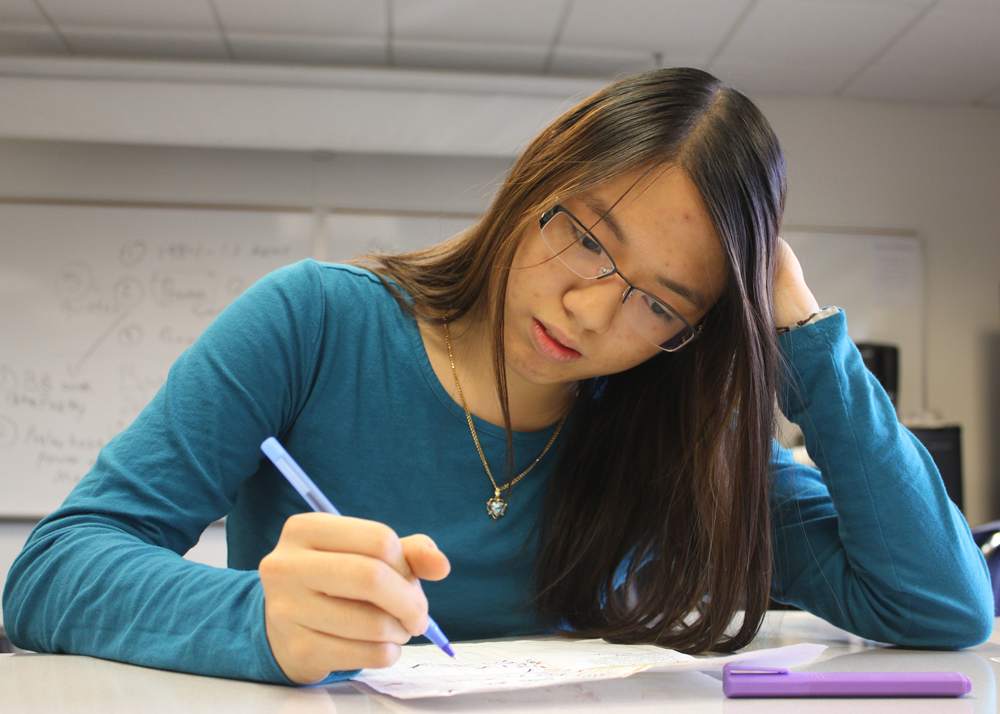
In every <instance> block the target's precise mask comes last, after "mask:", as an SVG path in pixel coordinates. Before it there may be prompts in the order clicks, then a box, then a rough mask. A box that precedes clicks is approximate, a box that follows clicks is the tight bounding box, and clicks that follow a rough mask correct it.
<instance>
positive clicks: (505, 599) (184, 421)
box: [3, 261, 993, 683]
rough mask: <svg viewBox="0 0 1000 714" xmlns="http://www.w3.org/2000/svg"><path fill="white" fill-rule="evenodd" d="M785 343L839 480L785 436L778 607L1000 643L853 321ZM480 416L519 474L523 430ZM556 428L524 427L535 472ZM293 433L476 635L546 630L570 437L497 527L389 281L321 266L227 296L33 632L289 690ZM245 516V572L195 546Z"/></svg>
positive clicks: (93, 649)
mask: <svg viewBox="0 0 1000 714" xmlns="http://www.w3.org/2000/svg"><path fill="white" fill-rule="evenodd" d="M781 343H782V349H783V353H784V355H785V357H786V360H787V363H788V368H789V371H790V376H791V379H790V383H789V386H790V389H789V390H788V391H787V394H786V395H784V398H783V403H782V406H783V408H784V410H785V413H786V414H787V415H788V416H789V417H790V418H791V419H792V421H795V422H796V423H798V424H799V425H800V426H802V428H803V430H804V432H805V434H806V438H807V445H808V447H809V451H810V453H811V454H813V455H815V456H816V457H817V462H818V464H819V466H820V469H821V471H822V473H820V472H817V471H815V470H812V469H808V468H806V467H804V466H801V465H799V464H797V463H795V462H794V461H793V460H792V459H791V458H790V456H789V454H788V452H786V451H785V450H783V449H781V448H780V447H778V446H775V450H774V458H773V465H774V475H775V481H774V484H775V486H774V496H773V506H772V512H773V517H774V526H775V527H774V545H775V577H774V585H773V594H774V597H775V598H776V599H778V600H781V601H784V602H789V603H794V604H796V605H798V606H800V607H803V608H804V609H807V610H810V611H813V612H815V613H817V614H819V615H820V616H822V617H824V618H826V619H827V620H829V621H831V622H833V623H834V624H837V625H839V626H841V627H845V628H846V629H849V630H852V631H854V632H856V633H858V634H860V635H862V636H865V637H870V638H873V639H878V640H882V641H886V642H892V643H899V644H910V645H921V646H938V647H963V646H968V645H972V644H976V643H978V642H981V641H982V640H984V639H986V637H987V636H988V635H989V632H990V629H991V628H992V623H993V620H992V593H991V590H990V584H989V576H988V574H987V571H986V568H985V563H984V562H983V559H982V556H981V554H980V553H979V551H978V549H976V547H975V545H974V544H973V541H972V538H971V535H970V533H969V530H968V527H967V526H966V524H965V522H964V520H963V518H962V517H961V515H960V514H959V513H958V511H957V510H956V509H955V508H954V507H953V506H952V505H951V504H950V502H949V501H948V499H947V497H946V496H945V492H944V488H943V486H942V484H941V481H940V477H939V476H938V475H937V472H936V470H935V469H934V466H933V463H932V462H931V460H930V458H929V457H928V455H927V453H926V452H925V451H924V450H923V448H922V447H921V446H920V445H919V444H918V443H917V442H916V441H915V439H913V437H912V436H911V435H910V434H909V433H908V432H906V431H905V429H902V427H900V426H899V425H898V423H897V422H896V420H895V414H894V413H893V411H892V407H891V405H890V404H889V402H888V400H887V398H886V397H885V395H884V393H883V392H882V391H881V389H880V388H879V387H878V385H877V384H876V383H874V380H872V379H871V378H870V375H868V374H867V372H866V371H865V370H864V367H863V364H862V362H861V358H860V356H859V355H858V353H857V351H856V350H855V349H854V347H853V345H852V344H851V342H850V341H849V340H848V339H847V331H846V324H845V320H844V316H843V314H838V315H835V316H832V317H829V318H827V319H824V320H821V321H820V322H818V323H816V324H812V325H807V326H805V327H802V328H799V329H797V330H795V331H793V332H791V333H788V334H787V335H785V336H783V337H782V338H781ZM475 426H476V429H477V431H478V433H479V437H480V440H481V442H482V447H483V450H484V453H485V456H486V458H487V460H488V462H489V463H490V464H491V465H492V466H493V470H494V472H500V473H502V472H503V469H502V466H503V461H504V454H505V444H506V442H505V435H504V432H503V430H502V429H500V428H498V427H496V426H495V425H492V424H489V423H487V422H485V421H482V420H480V419H475ZM567 428H568V427H567ZM552 431H553V428H552V427H550V428H548V429H543V430H541V431H538V432H530V433H527V432H517V433H515V443H514V448H515V460H516V463H515V471H516V472H517V473H520V472H521V471H523V470H524V469H525V468H526V467H527V466H528V465H529V464H530V463H531V462H532V461H533V460H534V459H535V458H536V457H537V455H538V454H539V453H541V451H542V449H543V448H544V447H545V444H546V443H547V442H548V440H549V438H550V436H551V435H552ZM270 435H276V436H278V438H279V439H280V440H281V441H282V442H283V443H284V444H285V446H286V448H288V450H289V451H290V452H291V453H292V454H293V455H294V456H295V457H296V459H297V460H298V461H299V462H300V463H301V465H302V466H303V468H304V469H305V470H306V472H307V473H309V474H310V476H312V478H313V480H314V481H316V482H317V484H318V485H319V486H320V487H321V488H322V490H323V491H324V492H325V493H326V494H327V495H328V496H329V498H330V500H331V501H332V502H333V503H335V504H336V505H337V507H338V508H339V509H340V510H341V511H342V512H343V513H345V514H348V515H351V516H356V517H360V518H369V519H372V520H378V521H381V522H383V523H387V524H388V525H390V526H391V527H392V528H393V529H395V530H396V532H397V533H399V534H400V535H409V534H411V533H417V532H420V533H426V534H428V535H430V536H431V537H432V538H434V540H435V541H436V543H437V544H438V546H439V547H440V548H441V550H442V551H443V552H444V553H445V554H446V555H447V556H448V557H449V559H450V561H451V563H452V573H451V575H449V577H448V578H446V579H445V580H444V581H442V582H439V583H425V584H424V589H425V592H426V593H427V597H428V600H429V603H430V608H431V612H432V614H433V616H434V618H435V620H437V622H438V623H439V624H440V625H441V627H442V629H443V630H444V631H445V632H446V633H447V634H448V635H449V636H450V637H451V638H452V639H456V640H461V639H473V638H488V637H503V636H513V635H524V634H531V633H535V632H538V631H539V629H540V627H541V625H540V623H539V619H538V616H537V613H536V612H535V610H534V608H533V607H532V605H531V604H530V599H531V595H532V588H531V571H532V565H533V562H534V557H535V553H536V548H537V543H536V540H535V531H534V526H535V525H536V523H537V519H538V517H539V515H540V514H539V509H540V506H541V503H542V502H543V500H544V499H543V496H544V494H545V491H546V488H547V485H548V481H549V476H550V474H551V469H552V466H553V464H554V463H555V461H556V460H557V454H558V451H559V448H560V441H559V440H557V441H556V443H555V445H554V446H553V448H552V450H551V451H550V452H549V454H548V455H546V457H545V458H544V459H543V460H542V461H541V462H539V464H538V466H537V467H536V468H535V469H534V470H533V471H532V472H531V474H530V475H529V476H527V477H526V478H524V479H523V480H522V481H521V482H520V483H519V484H518V488H516V489H514V492H513V497H512V500H511V503H510V506H509V508H508V511H507V514H506V515H505V516H503V517H502V518H501V519H499V520H497V521H494V520H493V519H492V518H490V517H489V515H488V514H487V512H486V501H487V500H488V499H489V498H491V497H492V496H493V488H492V486H491V484H490V483H489V480H488V478H487V476H486V474H485V471H484V470H483V468H482V464H481V463H480V460H479V455H478V453H477V452H476V449H475V445H474V444H473V442H472V439H471V436H470V434H469V430H468V425H467V424H466V421H465V414H464V412H463V410H462V408H461V407H460V406H459V405H457V404H456V403H455V402H454V400H452V399H451V397H450V396H449V394H448V392H447V391H446V390H445V389H444V388H443V387H442V385H441V384H440V382H439V381H438V379H437V377H436V375H435V374H434V371H433V369H432V368H431V365H430V362H429V360H428V358H427V354H426V352H425V350H424V347H423V342H422V340H421V337H420V333H419V330H418V329H417V325H416V323H415V322H414V321H413V319H411V318H410V317H408V316H407V315H406V314H405V313H403V312H402V311H401V310H400V308H399V306H398V305H397V304H396V302H395V300H394V299H393V298H392V297H391V296H390V295H389V294H388V292H387V291H386V290H385V288H384V287H383V286H382V284H381V283H380V282H379V281H378V280H377V279H376V278H375V277H374V276H372V275H371V274H370V273H367V272H366V271H363V270H360V269H357V268H352V267H347V266H331V265H322V264H318V263H315V262H312V261H305V262H302V263H298V264H295V265H293V266H289V267H287V268H283V269H281V270H279V271H276V272H275V273H273V274H272V275H270V276H268V277H267V278H265V279H264V280H262V281H260V282H259V283H258V284H256V285H255V286H254V287H252V288H251V289H250V290H248V291H247V292H246V293H245V294H244V295H243V296H241V297H240V298H238V299H237V300H236V301H235V302H234V303H233V304H232V305H231V306H230V307H229V308H228V309H227V310H225V311H224V312H223V313H222V315H220V316H219V317H218V318H217V319H216V320H215V322H213V324H212V325H211V326H210V327H209V328H208V330H206V332H205V333H204V335H203V336H202V337H201V338H200V339H199V340H198V341H197V343H196V344H195V345H194V346H192V347H191V348H190V349H189V350H188V351H186V352H185V353H184V354H183V355H182V356H181V357H180V358H179V359H178V361H177V363H176V364H175V365H174V367H173V368H172V369H171V371H170V374H169V377H168V379H167V381H166V383H165V384H164V386H163V387H162V388H161V390H160V391H159V392H158V394H157V395H156V397H154V399H153V400H152V402H151V403H150V404H149V406H148V407H147V408H146V409H145V410H144V411H143V412H142V413H141V414H140V416H139V417H138V418H137V419H136V421H135V422H134V423H133V425H132V426H130V427H129V428H128V429H126V430H125V431H124V432H123V433H122V434H120V435H119V436H118V437H116V438H115V439H114V440H112V441H111V443H109V444H108V445H107V446H106V447H105V448H104V449H103V450H102V451H101V453H100V455H99V457H98V460H97V463H96V464H95V466H94V468H93V469H92V471H91V472H90V473H89V474H88V475H87V476H86V477H85V478H84V479H83V481H81V482H80V484H79V485H78V486H77V487H76V489H74V491H73V492H72V493H71V494H70V495H69V497H68V498H67V499H66V501H65V503H64V504H63V505H62V506H61V507H60V508H59V509H58V510H57V511H55V512H54V513H52V514H51V515H50V516H49V517H47V518H46V519H45V520H43V521H42V522H41V523H40V524H39V525H38V527H37V528H36V529H35V531H34V532H33V533H32V535H31V537H30V538H29V540H28V542H27V544H26V545H25V547H24V550H23V551H22V553H21V555H20V556H19V557H18V558H17V560H16V561H15V563H14V565H13V567H12V568H11V571H10V574H9V576H8V580H7V584H6V587H5V589H4V600H3V610H4V624H5V628H6V631H7V634H8V637H10V639H11V641H12V642H14V643H15V644H17V645H18V646H20V647H24V648H27V649H33V650H38V651H47V652H73V653H79V654H90V655H95V656H99V657H105V658H109V659H116V660H122V661H127V662H134V663H138V664H143V665H147V666H153V667H160V668H164V669H174V670H180V671H187V672H195V673H200V674H209V675H217V676H225V677H235V678H243V679H252V680H260V681H271V682H286V683H287V682H288V680H287V679H286V678H285V676H284V674H283V673H282V672H281V670H280V668H279V667H278V666H277V664H276V662H275V661H274V658H273V656H272V655H271V651H270V647H269V646H268V643H267V636H266V632H265V628H264V598H263V592H262V589H261V584H260V580H259V578H258V575H257V572H256V570H255V569H256V567H257V565H258V563H259V561H260V559H261V558H262V557H263V556H264V555H266V554H267V553H268V552H270V551H271V549H273V547H274V545H275V543H276V542H277V539H278V536H279V534H280V532H281V527H282V525H283V524H284V521H285V520H286V519H287V518H288V517H289V516H290V515H292V514H294V513H298V512H302V511H305V510H308V509H307V508H306V505H305V504H304V503H303V502H302V501H301V499H299V497H298V496H297V494H295V492H294V491H293V490H292V489H291V487H289V486H288V485H287V484H286V483H285V482H284V480H283V479H282V478H281V476H280V475H279V474H278V473H277V472H276V471H275V470H274V468H273V467H272V466H271V465H270V463H269V462H268V461H267V460H266V459H264V458H263V457H262V454H261V452H260V449H259V445H260V443H261V441H263V440H264V438H266V437H267V436H270ZM223 516H227V524H226V530H227V541H228V547H229V568H226V569H220V568H212V567H208V566H205V565H200V564H196V563H191V562H189V561H186V560H184V559H183V558H182V554H183V553H185V552H186V551H187V550H188V549H190V548H191V547H192V546H193V545H194V544H195V543H196V542H197V541H198V538H199V536H200V534H201V532H202V531H203V530H204V529H205V528H206V527H207V526H208V525H209V524H210V523H212V522H213V521H215V520H217V519H219V518H221V517H223ZM350 674H351V673H340V674H339V675H336V676H341V677H343V676H349V675H350Z"/></svg>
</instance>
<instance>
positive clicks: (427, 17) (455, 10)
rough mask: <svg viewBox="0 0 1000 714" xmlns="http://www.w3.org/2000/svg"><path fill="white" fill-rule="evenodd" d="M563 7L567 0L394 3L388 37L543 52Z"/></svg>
mask: <svg viewBox="0 0 1000 714" xmlns="http://www.w3.org/2000/svg"><path fill="white" fill-rule="evenodd" d="M565 5H566V0H503V2H469V0H395V2H394V3H393V13H394V14H393V33H394V35H395V37H397V38H399V39H401V40H424V41H439V42H442V41H443V42H467V43H474V42H486V43H489V44H495V45H540V46H543V47H548V46H550V45H551V44H552V42H553V40H554V39H555V36H556V32H557V30H558V28H559V21H560V18H561V17H562V13H563V9H564V8H565Z"/></svg>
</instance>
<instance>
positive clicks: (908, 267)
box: [784, 230, 926, 417]
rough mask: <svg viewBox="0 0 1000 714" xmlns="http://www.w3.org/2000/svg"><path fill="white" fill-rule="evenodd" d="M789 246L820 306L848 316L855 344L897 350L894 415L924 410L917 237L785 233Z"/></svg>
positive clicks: (921, 285) (920, 253)
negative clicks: (895, 407)
mask: <svg viewBox="0 0 1000 714" xmlns="http://www.w3.org/2000/svg"><path fill="white" fill-rule="evenodd" d="M784 238H785V240H786V241H788V244H789V245H790V246H791V248H792V250H793V251H794V252H795V255H796V256H797V257H798V259H799V262H800V263H801V264H802V270H803V273H804V275H805V280H806V283H807V284H808V285H809V288H810V289H811V290H812V292H813V294H814V295H815V296H816V300H817V301H818V302H819V304H820V306H822V307H826V306H829V305H836V306H837V307H840V308H842V309H843V310H844V311H845V312H846V313H847V329H848V334H849V335H850V337H851V339H852V340H854V342H875V343H880V344H890V345H896V346H897V347H898V348H899V394H898V401H897V405H896V406H897V411H898V412H899V414H900V416H902V417H906V416H910V415H914V414H919V413H920V412H922V411H923V409H924V406H925V403H926V402H925V379H924V360H925V356H924V345H925V343H924V259H923V246H922V244H921V242H920V239H919V238H917V237H915V236H899V235H878V234H857V233H846V232H842V233H838V232H835V231H830V232H826V231H819V230H789V231H787V232H786V233H785V235H784Z"/></svg>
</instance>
